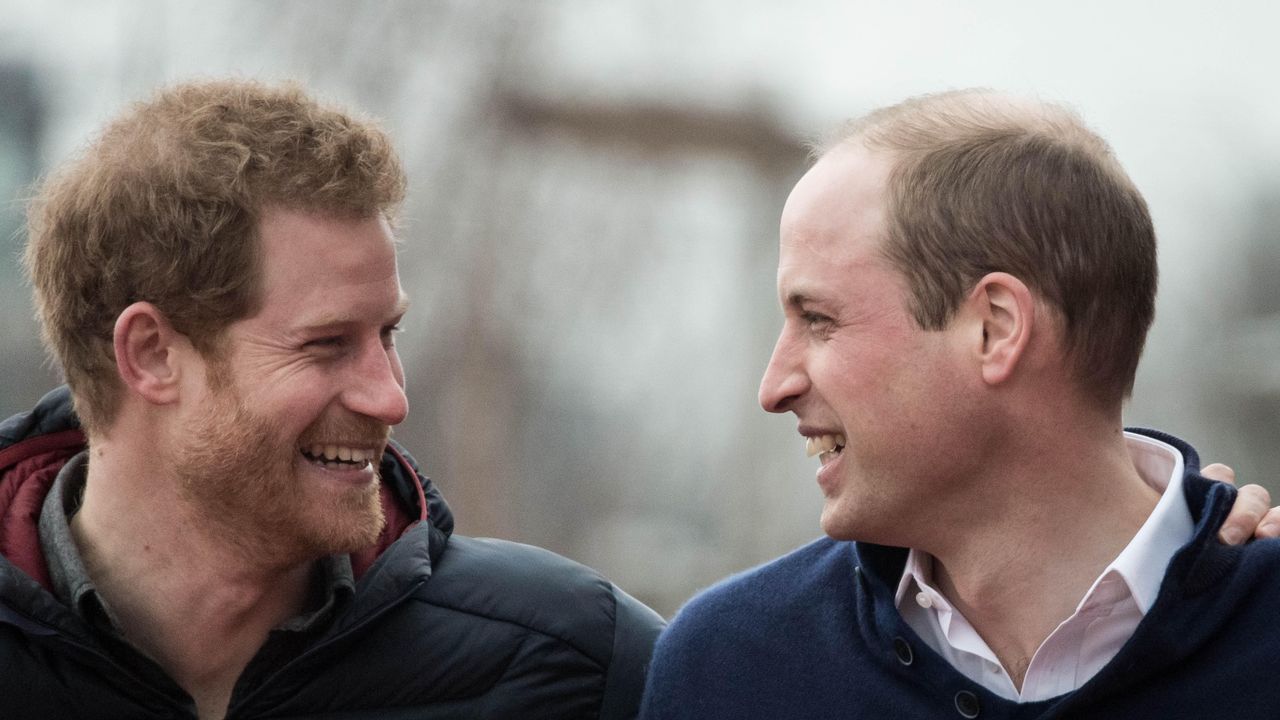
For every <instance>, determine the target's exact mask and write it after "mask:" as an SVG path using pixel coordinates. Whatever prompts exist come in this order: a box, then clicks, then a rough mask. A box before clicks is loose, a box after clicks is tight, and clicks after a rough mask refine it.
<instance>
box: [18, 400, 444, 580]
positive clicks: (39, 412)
mask: <svg viewBox="0 0 1280 720" xmlns="http://www.w3.org/2000/svg"><path fill="white" fill-rule="evenodd" d="M87 447H88V445H87V441H86V438H85V435H84V432H83V431H82V430H81V429H80V422H79V420H78V419H77V418H76V415H75V410H74V408H73V407H72V402H71V392H70V390H69V389H68V388H67V387H66V386H65V385H64V386H62V387H59V388H57V389H56V390H53V391H52V392H50V393H48V394H47V395H45V396H44V397H43V398H41V399H40V402H38V403H37V404H36V406H35V408H33V409H32V410H30V411H29V412H25V413H21V414H19V415H15V416H13V417H11V418H9V419H7V420H5V421H4V422H3V423H0V556H3V557H4V558H6V559H8V560H9V561H10V562H11V563H13V564H14V565H16V566H17V567H18V568H20V569H21V570H23V571H24V572H25V573H27V574H28V575H30V576H31V577H32V578H33V579H35V580H36V582H38V583H39V584H40V585H42V586H44V587H45V588H46V589H48V588H49V587H50V586H51V583H50V580H49V572H48V568H47V566H46V565H45V561H44V555H43V553H42V551H41V549H40V537H39V531H38V528H39V518H40V510H41V507H42V506H43V504H44V499H45V496H46V495H47V494H48V492H49V488H50V486H51V485H52V484H53V480H54V478H55V477H56V476H57V474H58V470H60V469H61V468H62V466H63V464H65V463H66V461H67V460H68V459H70V458H71V457H72V456H73V455H76V454H77V453H79V452H81V451H82V450H85V449H86V448H87ZM379 471H380V473H381V475H382V488H381V495H382V507H383V512H384V514H385V516H386V519H387V524H386V526H385V527H383V529H382V534H381V535H380V536H379V537H378V541H377V542H376V543H375V544H374V545H373V546H371V547H368V548H365V549H363V550H359V551H357V552H354V553H352V554H351V567H352V570H353V571H354V573H355V575H356V578H357V579H358V578H360V576H362V575H363V574H364V573H365V572H366V571H367V570H368V569H369V567H370V566H371V565H372V564H373V563H374V561H376V560H377V559H378V557H379V556H381V555H382V553H383V552H384V551H385V550H386V549H387V548H388V547H389V546H390V545H391V543H393V542H395V541H396V540H397V539H398V538H399V537H400V536H402V535H403V534H405V533H406V532H408V531H409V530H410V529H411V528H413V527H415V526H417V525H419V524H421V523H422V522H424V521H425V522H429V523H430V525H431V528H430V530H431V533H430V534H431V535H434V536H438V537H439V539H440V540H442V541H445V542H447V540H448V537H449V535H451V534H452V533H453V513H452V512H451V511H450V510H449V506H448V505H447V504H446V503H445V501H444V497H443V496H442V495H441V494H440V491H439V490H438V489H436V487H435V485H433V484H432V482H431V480H430V478H428V477H427V476H425V475H423V474H422V471H421V470H420V469H419V468H418V464H417V461H415V460H414V459H413V457H412V456H411V455H410V454H409V453H408V451H406V450H405V449H404V448H402V447H401V446H400V445H399V444H397V443H396V442H395V441H391V442H390V443H388V445H387V449H386V451H385V452H384V453H383V456H382V462H381V464H380V466H379ZM445 542H439V543H435V542H433V543H431V545H432V555H435V554H437V553H438V552H440V551H443V547H444V544H445ZM437 547H438V548H439V550H436V548H437ZM432 559H433V560H434V559H435V558H434V557H433V558H432Z"/></svg>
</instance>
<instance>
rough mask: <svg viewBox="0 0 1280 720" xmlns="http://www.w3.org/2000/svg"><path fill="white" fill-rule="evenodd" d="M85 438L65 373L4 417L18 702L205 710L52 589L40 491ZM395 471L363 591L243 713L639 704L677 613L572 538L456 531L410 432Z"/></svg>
mask: <svg viewBox="0 0 1280 720" xmlns="http://www.w3.org/2000/svg"><path fill="white" fill-rule="evenodd" d="M83 447H84V439H83V436H82V435H81V433H80V432H79V429H78V426H77V424H76V420H75V417H74V415H73V413H72V410H71V403H70V398H69V395H68V393H67V391H66V389H65V388H63V389H60V390H56V391H54V392H52V393H50V394H49V395H47V396H45V398H44V399H42V400H41V401H40V403H39V405H38V406H37V407H36V408H35V410H33V411H32V412H30V413H24V414H22V415H18V416H15V417H12V418H10V419H9V420H7V421H5V422H4V423H3V424H0V718H6V719H8V718H60V719H62V718H65V719H73V718H104V719H105V718H111V719H112V720H120V719H123V718H193V717H195V706H194V703H193V702H192V701H191V698H190V697H188V696H187V694H186V693H185V692H183V691H182V690H181V689H180V688H179V687H178V686H177V685H176V684H175V683H174V682H173V680H172V679H170V678H169V677H168V676H167V675H165V673H164V672H163V671H162V670H161V669H160V668H159V667H158V666H156V665H155V664H154V663H151V662H150V661H147V660H145V659H144V658H142V657H141V656H140V654H138V653H135V652H134V651H133V650H132V649H130V648H127V647H113V646H111V645H110V644H109V643H106V642H104V641H103V639H101V638H99V637H96V636H95V634H94V632H93V631H91V630H90V628H89V627H88V626H87V625H86V624H85V623H83V622H82V621H81V620H80V619H79V618H78V617H77V616H76V615H74V614H73V613H72V612H71V611H70V610H69V609H67V608H66V607H65V606H63V605H62V604H61V603H60V602H59V601H58V600H57V599H56V598H55V597H54V595H53V594H52V593H50V592H49V590H48V589H47V588H48V586H49V583H48V571H47V568H46V566H45V564H44V560H43V557H42V556H41V554H40V548H39V540H38V534H37V530H36V528H37V522H38V517H39V513H40V506H41V503H42V502H43V499H44V496H45V494H46V493H47V491H48V487H49V485H50V483H51V482H52V480H53V477H54V476H55V475H56V473H57V470H58V468H60V467H61V466H62V464H63V463H64V462H65V461H66V459H67V458H69V457H70V456H72V455H73V454H75V453H77V452H79V451H80V450H82V449H83ZM382 473H383V478H384V485H385V487H384V498H383V501H384V506H387V507H388V508H389V509H390V510H391V511H392V512H393V513H395V515H394V516H393V518H392V521H391V522H390V523H389V530H388V532H387V533H384V539H383V541H382V543H381V544H380V546H379V547H378V548H374V549H371V550H370V551H369V552H368V553H365V554H362V555H361V556H360V557H356V556H353V558H352V564H353V567H354V568H356V572H357V577H358V582H357V584H356V593H355V597H354V599H353V600H352V602H351V603H350V604H349V605H348V606H347V607H346V608H345V609H344V610H343V611H342V613H341V614H340V615H339V616H338V617H337V618H336V619H335V620H334V622H333V623H332V625H331V626H330V627H329V628H327V629H326V630H325V631H323V632H322V633H321V634H319V636H317V637H315V638H314V639H313V640H311V641H309V642H308V643H307V644H306V646H305V647H303V648H302V649H301V650H300V651H299V652H298V653H297V654H296V656H294V657H292V658H291V659H288V660H287V661H284V662H273V663H269V664H268V665H269V666H270V668H271V669H270V671H269V672H266V673H264V675H263V676H261V677H254V676H253V674H254V670H255V666H256V665H259V664H258V663H257V661H256V660H255V662H251V663H250V664H249V667H248V668H247V669H246V671H245V674H244V676H242V677H241V679H240V681H239V682H238V683H237V685H236V689H235V692H234V694H233V696H232V699H231V704H230V707H229V709H228V711H227V718H228V720H232V719H234V718H333V719H334V720H337V719H338V718H343V719H344V720H346V719H354V718H423V719H425V718H591V719H593V720H594V719H595V718H602V719H608V718H630V717H633V716H634V715H635V714H636V709H637V706H638V704H639V700H640V694H641V691H642V689H643V687H644V675H645V671H646V669H647V666H648V662H649V655H650V652H651V651H652V647H653V642H654V640H655V638H656V637H657V635H658V632H659V631H660V630H661V629H662V620H661V618H659V617H658V616H657V615H656V614H654V613H653V612H652V611H651V610H649V609H648V608H646V607H644V606H643V605H641V604H640V603H638V602H637V601H635V600H634V599H632V598H631V597H630V596H628V595H626V594H625V593H623V592H622V591H621V590H619V589H618V588H617V587H615V586H614V585H613V584H612V583H610V582H609V581H608V580H606V579H605V578H603V577H601V576H600V575H599V574H597V573H596V572H594V571H592V570H590V569H588V568H586V567H584V566H582V565H579V564H577V563H574V562H571V561H569V560H566V559H564V558H562V557H560V556H558V555H555V554H552V553H550V552H547V551H545V550H540V549H538V548H533V547H529V546H526V545H518V544H515V543H510V542H504V541H500V540H478V539H472V538H465V537H461V536H453V535H452V530H453V518H452V515H451V514H450V512H449V508H448V507H447V506H446V505H445V503H444V500H443V498H442V497H441V496H440V494H439V492H438V491H437V490H436V489H435V488H434V487H433V486H432V484H431V482H430V481H429V480H428V479H427V478H425V477H423V476H422V475H421V473H420V472H419V471H418V469H417V468H416V466H415V465H414V463H413V461H412V459H411V458H410V457H409V456H408V455H407V454H406V453H405V452H404V451H403V450H402V449H400V448H398V447H392V448H389V449H388V453H387V455H386V456H384V458H383V461H382ZM193 572H194V570H193ZM129 653H133V655H132V656H130V657H123V655H127V654H129Z"/></svg>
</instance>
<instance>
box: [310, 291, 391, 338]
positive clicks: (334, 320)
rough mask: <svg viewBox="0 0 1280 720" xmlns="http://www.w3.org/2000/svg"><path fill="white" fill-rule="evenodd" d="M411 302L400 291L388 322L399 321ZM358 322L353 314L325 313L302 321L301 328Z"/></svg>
mask: <svg viewBox="0 0 1280 720" xmlns="http://www.w3.org/2000/svg"><path fill="white" fill-rule="evenodd" d="M409 304H410V303H409V296H408V295H406V294H404V293H403V292H402V293H400V298H399V299H398V300H396V304H395V306H394V307H393V308H392V309H391V312H390V314H389V315H388V316H387V322H388V323H395V322H399V321H400V318H401V317H402V316H403V315H404V314H405V313H406V312H408V311H409ZM358 322H360V320H359V319H358V318H355V317H352V316H351V315H343V314H332V315H323V316H320V317H317V318H312V319H309V320H307V321H306V322H304V323H302V325H301V327H300V328H299V329H301V330H304V331H316V330H325V329H330V328H339V327H342V326H344V325H353V324H356V323H358Z"/></svg>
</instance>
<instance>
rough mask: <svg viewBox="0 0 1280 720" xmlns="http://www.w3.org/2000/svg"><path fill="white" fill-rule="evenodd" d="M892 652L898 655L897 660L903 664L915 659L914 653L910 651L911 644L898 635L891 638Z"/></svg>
mask: <svg viewBox="0 0 1280 720" xmlns="http://www.w3.org/2000/svg"><path fill="white" fill-rule="evenodd" d="M893 652H894V653H896V654H897V655H898V662H900V663H902V664H903V665H910V664H911V663H912V662H914V661H915V659H916V657H915V655H914V654H912V652H911V646H910V645H908V644H907V641H906V640H903V639H902V638H900V637H896V638H894V639H893Z"/></svg>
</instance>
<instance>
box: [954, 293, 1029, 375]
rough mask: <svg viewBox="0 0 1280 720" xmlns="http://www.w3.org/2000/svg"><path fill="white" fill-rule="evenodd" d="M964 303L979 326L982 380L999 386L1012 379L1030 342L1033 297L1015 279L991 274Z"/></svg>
mask: <svg viewBox="0 0 1280 720" xmlns="http://www.w3.org/2000/svg"><path fill="white" fill-rule="evenodd" d="M966 302H967V303H968V304H969V305H970V308H969V309H970V310H971V311H972V312H973V313H974V315H973V317H974V318H975V319H976V320H977V321H978V322H979V323H981V325H982V345H981V349H980V351H979V360H980V361H981V364H982V379H983V380H984V381H985V382H986V383H987V384H988V385H999V384H1000V383H1003V382H1005V381H1006V380H1008V379H1009V378H1010V377H1012V376H1013V373H1014V370H1015V369H1016V368H1017V367H1018V363H1019V362H1020V361H1021V360H1022V357H1023V354H1024V353H1025V352H1026V350H1027V346H1028V344H1029V343H1030V342H1031V331H1032V329H1033V327H1034V325H1035V321H1036V315H1035V314H1036V302H1035V297H1034V296H1033V295H1032V293H1031V289H1030V288H1028V287H1027V286H1026V284H1025V283H1023V282H1022V281H1021V280H1019V279H1018V278H1016V277H1014V276H1012V275H1010V274H1008V273H1002V272H994V273H988V274H987V275H985V276H983V278H982V279H981V280H979V281H978V284H977V285H975V286H974V288H973V291H972V292H971V293H970V294H969V298H968V300H967V301H966Z"/></svg>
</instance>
